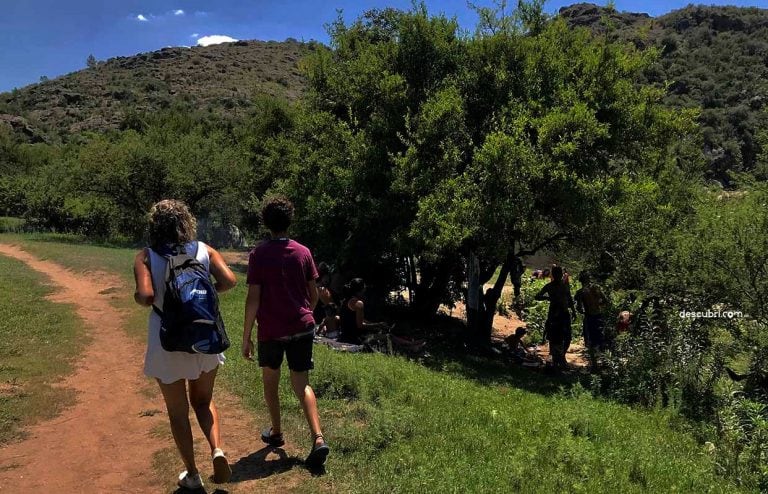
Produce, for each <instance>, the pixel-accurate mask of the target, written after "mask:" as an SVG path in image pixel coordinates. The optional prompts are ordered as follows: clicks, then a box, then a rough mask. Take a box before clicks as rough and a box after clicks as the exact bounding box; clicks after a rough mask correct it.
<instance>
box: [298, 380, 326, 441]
mask: <svg viewBox="0 0 768 494" xmlns="http://www.w3.org/2000/svg"><path fill="white" fill-rule="evenodd" d="M291 386H292V387H293V392H294V393H295V394H296V398H298V399H299V402H300V403H301V408H303V409H304V416H305V417H306V418H307V423H308V424H309V429H310V430H311V431H312V436H313V437H315V444H317V445H320V444H322V442H323V439H322V437H317V435H318V434H322V433H323V432H322V430H321V429H320V416H319V415H318V413H317V398H316V397H315V392H314V391H313V390H312V387H311V386H310V385H309V372H307V371H304V372H294V371H291Z"/></svg>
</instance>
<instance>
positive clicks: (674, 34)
mask: <svg viewBox="0 0 768 494" xmlns="http://www.w3.org/2000/svg"><path fill="white" fill-rule="evenodd" d="M560 15H561V16H562V17H563V18H565V19H566V20H567V21H568V23H569V24H570V25H573V26H585V27H589V28H592V29H593V30H596V31H600V32H608V33H609V36H612V37H615V38H618V39H622V40H626V41H631V42H633V43H634V44H636V45H637V46H639V47H648V46H656V47H658V48H660V49H661V50H662V54H661V59H660V63H658V64H657V65H656V66H655V67H654V69H653V70H652V71H650V72H649V73H647V74H646V76H647V77H648V79H649V80H652V81H655V82H664V81H666V82H668V83H669V84H670V86H669V93H668V95H667V97H666V102H667V103H668V104H669V105H671V106H673V107H678V108H690V107H700V108H701V109H702V113H701V117H700V120H699V121H700V124H701V126H702V130H703V139H704V151H705V154H706V156H707V161H708V165H709V170H710V174H711V176H712V177H713V178H717V179H718V180H721V181H722V182H724V183H726V184H727V183H728V182H729V181H730V180H731V179H732V177H731V174H730V173H729V171H731V172H733V171H736V172H738V171H753V172H755V174H756V175H758V176H759V177H760V178H763V179H765V178H768V174H767V173H766V169H765V168H764V167H765V166H766V164H765V163H760V161H759V159H758V153H759V151H760V143H759V139H760V133H761V132H765V130H766V128H768V118H766V111H765V110H766V104H768V10H766V9H757V8H737V7H702V6H690V7H686V8H684V9H681V10H676V11H674V12H671V13H669V14H666V15H664V16H661V17H657V18H651V17H649V16H648V15H646V14H634V13H626V12H616V11H615V10H610V9H606V8H603V7H598V6H596V5H592V4H576V5H572V6H570V7H564V8H563V9H561V10H560Z"/></svg>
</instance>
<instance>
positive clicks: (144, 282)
mask: <svg viewBox="0 0 768 494" xmlns="http://www.w3.org/2000/svg"><path fill="white" fill-rule="evenodd" d="M148 263H149V259H148V258H147V251H146V249H142V250H141V251H139V253H137V254H136V257H135V258H134V260H133V278H134V281H135V282H136V291H135V292H133V300H135V301H136V303H137V304H139V305H142V306H144V307H149V306H151V305H152V304H153V303H154V302H155V290H154V288H152V273H151V272H150V271H149V266H148V265H147V264H148Z"/></svg>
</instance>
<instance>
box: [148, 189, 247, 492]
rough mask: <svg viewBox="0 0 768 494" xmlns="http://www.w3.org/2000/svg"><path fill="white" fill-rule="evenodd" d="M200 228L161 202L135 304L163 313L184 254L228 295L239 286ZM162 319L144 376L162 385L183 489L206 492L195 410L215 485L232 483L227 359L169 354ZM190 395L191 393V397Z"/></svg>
mask: <svg viewBox="0 0 768 494" xmlns="http://www.w3.org/2000/svg"><path fill="white" fill-rule="evenodd" d="M196 233H197V222H196V220H195V218H194V216H192V214H191V213H190V211H189V208H188V207H187V205H186V204H184V203H183V202H181V201H176V200H171V199H169V200H164V201H160V202H158V203H157V204H155V205H154V206H152V208H151V209H150V211H149V247H147V248H145V249H142V250H141V251H140V252H139V253H138V254H136V258H135V260H134V276H135V280H136V292H135V293H134V299H135V300H136V302H137V303H138V304H139V305H142V306H145V307H152V306H154V307H157V308H162V307H163V298H164V295H165V272H166V266H167V260H166V257H165V256H168V255H171V254H173V253H174V252H176V251H178V250H179V249H184V252H186V253H187V254H189V255H190V256H192V257H194V258H195V259H197V261H199V262H200V263H202V264H203V265H204V266H205V267H206V269H207V270H208V272H209V273H210V274H211V275H213V278H214V279H215V280H216V283H215V285H214V288H215V289H216V291H217V292H223V291H226V290H229V289H230V288H232V287H234V286H235V284H236V283H237V280H236V278H235V275H234V274H233V273H232V271H231V270H230V269H229V267H228V266H227V264H226V263H225V262H224V259H223V258H222V257H221V254H219V253H218V252H217V251H216V250H215V249H213V248H212V247H210V246H208V245H206V244H204V243H203V242H198V241H196V240H195V237H196ZM160 326H161V318H160V316H159V315H158V314H157V312H156V311H154V310H153V311H152V312H150V315H149V331H148V336H147V351H146V355H145V360H144V373H145V374H146V375H147V376H149V377H154V378H155V379H156V380H157V382H158V384H159V385H160V391H161V392H162V394H163V398H164V399H165V405H166V408H167V410H168V418H169V419H170V424H171V432H172V433H173V438H174V440H175V442H176V446H177V447H178V449H179V453H180V454H181V459H182V461H183V462H184V466H185V467H186V470H185V471H183V472H182V473H181V474H180V475H179V482H178V483H179V486H180V487H183V488H187V489H201V488H202V487H203V482H202V479H201V476H200V472H199V470H198V468H197V464H196V463H195V455H194V449H193V445H192V427H191V424H190V421H189V405H190V404H191V405H192V409H193V410H194V412H195V416H196V417H197V422H198V424H199V425H200V428H201V429H202V430H203V433H204V434H205V437H206V439H208V443H209V445H210V447H211V459H212V461H213V470H214V474H213V481H214V482H216V483H224V482H228V481H229V478H230V476H231V474H232V470H231V469H230V466H229V462H228V461H227V458H226V456H225V455H224V452H223V451H222V450H221V437H220V427H219V425H220V424H219V414H218V411H217V410H216V406H215V405H214V404H213V385H214V382H215V380H216V371H217V370H218V367H219V365H220V364H222V363H223V362H224V355H222V354H218V355H216V354H213V355H208V354H199V353H186V352H168V351H165V350H164V349H163V347H162V346H161V343H160ZM187 390H188V391H187Z"/></svg>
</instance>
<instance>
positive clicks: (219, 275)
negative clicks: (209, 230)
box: [207, 245, 237, 293]
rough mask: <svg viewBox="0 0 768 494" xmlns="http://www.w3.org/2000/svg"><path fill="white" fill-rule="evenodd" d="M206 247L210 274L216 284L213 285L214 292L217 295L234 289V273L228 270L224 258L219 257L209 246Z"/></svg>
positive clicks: (235, 281)
mask: <svg viewBox="0 0 768 494" xmlns="http://www.w3.org/2000/svg"><path fill="white" fill-rule="evenodd" d="M207 247H208V258H209V259H210V270H211V274H212V275H213V277H214V279H215V280H216V283H215V284H214V285H213V286H214V288H216V291H217V292H219V293H221V292H226V291H227V290H229V289H231V288H234V287H235V285H237V278H236V277H235V273H233V272H232V270H231V269H229V266H227V263H226V261H224V258H223V257H221V254H219V251H217V250H216V249H214V248H213V247H211V246H210V245H209V246H207Z"/></svg>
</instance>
